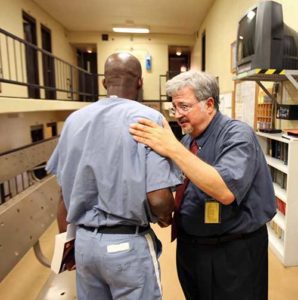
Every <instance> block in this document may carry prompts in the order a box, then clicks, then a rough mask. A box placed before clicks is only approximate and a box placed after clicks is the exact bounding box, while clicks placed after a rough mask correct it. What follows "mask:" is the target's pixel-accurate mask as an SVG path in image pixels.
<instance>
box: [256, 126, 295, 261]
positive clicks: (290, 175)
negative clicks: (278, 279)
mask: <svg viewBox="0 0 298 300" xmlns="http://www.w3.org/2000/svg"><path fill="white" fill-rule="evenodd" d="M257 136H258V139H259V142H260V145H261V147H262V150H263V152H264V154H265V156H266V160H267V163H268V165H269V167H270V170H271V175H272V180H273V185H274V191H275V196H276V201H277V206H278V211H277V214H276V216H275V217H274V218H273V219H272V221H271V222H270V223H269V224H268V226H267V227H268V232H269V245H270V247H271V249H272V250H273V252H274V253H275V254H276V255H277V256H278V257H279V259H280V260H281V262H282V263H283V264H284V265H285V266H297V265H298V140H292V139H291V140H289V139H286V138H283V137H282V135H281V134H280V133H275V134H270V133H262V132H257Z"/></svg>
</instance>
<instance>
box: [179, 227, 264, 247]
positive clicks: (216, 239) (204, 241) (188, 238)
mask: <svg viewBox="0 0 298 300" xmlns="http://www.w3.org/2000/svg"><path fill="white" fill-rule="evenodd" d="M266 230H267V229H266V225H263V226H262V227H261V228H259V229H258V230H256V231H254V232H250V233H234V234H227V235H221V236H212V237H199V236H194V235H190V234H187V233H185V232H183V231H182V232H181V230H180V231H179V232H178V240H180V241H182V242H185V243H189V244H198V245H217V244H221V243H225V242H230V241H234V240H238V239H245V238H249V237H252V236H254V235H257V234H260V233H261V232H263V231H266Z"/></svg>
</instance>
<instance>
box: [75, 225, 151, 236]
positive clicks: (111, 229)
mask: <svg viewBox="0 0 298 300" xmlns="http://www.w3.org/2000/svg"><path fill="white" fill-rule="evenodd" d="M79 227H81V228H84V229H85V230H88V231H95V230H96V231H97V232H98V233H109V234H134V233H142V232H145V231H147V230H149V229H150V226H146V227H143V226H133V225H115V226H99V227H90V226H85V225H79Z"/></svg>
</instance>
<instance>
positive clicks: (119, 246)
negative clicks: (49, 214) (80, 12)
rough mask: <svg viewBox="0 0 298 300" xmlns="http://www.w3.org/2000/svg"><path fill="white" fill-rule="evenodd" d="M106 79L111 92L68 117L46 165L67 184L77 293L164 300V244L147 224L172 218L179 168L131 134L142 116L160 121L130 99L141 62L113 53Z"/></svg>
mask: <svg viewBox="0 0 298 300" xmlns="http://www.w3.org/2000/svg"><path fill="white" fill-rule="evenodd" d="M103 84H104V86H105V87H106V88H107V94H108V96H109V97H108V98H105V99H103V100H100V101H97V102H96V103H93V104H91V105H89V106H87V107H85V108H83V109H80V110H79V111H76V112H74V113H73V114H71V115H70V116H69V117H68V118H67V120H66V122H65V124H64V127H63V131H62V134H61V137H60V139H59V143H58V145H57V147H56V149H55V151H54V153H53V154H52V157H51V158H50V160H49V162H48V164H47V170H48V171H49V172H51V173H53V174H56V176H57V180H58V183H59V184H60V185H61V188H62V194H63V199H64V202H61V203H60V206H59V207H60V211H59V214H60V217H59V218H58V221H59V219H60V221H59V222H60V227H63V225H61V223H63V220H62V217H61V216H63V214H66V211H67V222H69V223H74V224H76V225H77V232H76V241H75V260H76V273H77V294H78V299H79V300H85V299H89V300H95V299H100V300H107V299H128V300H136V299H142V300H157V299H161V284H160V274H159V263H158V260H157V257H158V254H159V253H157V252H158V251H159V250H160V249H159V250H158V248H160V244H159V241H158V240H157V238H156V236H155V234H154V232H153V231H152V230H151V229H150V226H149V223H150V222H158V223H159V225H160V226H161V227H165V226H168V225H169V224H170V223H171V218H172V217H171V214H172V210H173V207H174V200H173V196H172V193H171V190H170V188H171V187H173V186H175V185H177V184H180V183H181V176H180V175H181V174H180V172H179V171H178V170H177V169H176V168H175V166H174V165H173V164H172V163H171V161H170V160H168V159H166V158H164V157H162V156H160V155H158V154H156V153H155V152H154V151H152V150H151V149H150V148H149V147H147V146H144V145H143V144H139V143H137V142H135V141H134V140H133V138H132V137H131V135H130V134H129V131H128V129H129V125H130V124H131V123H134V122H137V120H138V119H139V118H140V117H142V118H148V119H150V120H153V121H155V122H157V123H158V124H161V123H162V115H161V114H160V113H159V112H157V111H155V110H153V109H151V108H149V107H146V106H144V105H142V104H140V103H137V102H136V101H132V100H130V99H136V98H137V93H138V90H139V89H140V88H141V86H142V79H141V65H140V63H139V61H138V60H137V59H136V58H135V57H134V56H132V55H130V54H128V53H116V54H113V55H111V56H110V57H109V58H108V59H107V61H106V63H105V79H104V82H103ZM64 221H65V220H64ZM158 246H159V247H158Z"/></svg>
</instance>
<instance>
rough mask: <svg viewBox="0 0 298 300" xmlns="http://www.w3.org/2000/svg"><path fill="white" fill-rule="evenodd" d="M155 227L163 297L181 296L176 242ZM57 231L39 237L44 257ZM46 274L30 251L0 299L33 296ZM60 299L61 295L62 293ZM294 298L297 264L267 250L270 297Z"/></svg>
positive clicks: (31, 298) (25, 299)
mask: <svg viewBox="0 0 298 300" xmlns="http://www.w3.org/2000/svg"><path fill="white" fill-rule="evenodd" d="M155 230H156V232H157V234H158V236H159V238H160V239H161V240H162V242H163V255H162V256H161V259H160V263H161V277H162V286H163V294H164V297H163V299H164V300H182V299H184V297H183V294H182V291H181V289H180V285H179V282H178V279H177V275H176V267H175V244H174V243H170V229H169V228H166V229H160V228H159V227H155ZM56 231H57V226H56V224H53V225H52V226H51V227H50V228H49V229H48V230H47V232H46V233H45V234H44V235H43V237H42V239H41V247H42V249H43V250H44V254H45V255H46V256H47V257H51V255H52V251H53V240H54V239H53V236H54V234H55V233H56ZM297 251H298V249H297ZM49 275H50V270H49V269H47V268H45V267H43V266H42V265H41V264H40V263H39V262H37V260H36V258H35V257H34V253H33V251H29V252H28V253H27V254H26V255H25V257H24V258H23V259H22V261H21V262H20V263H19V264H18V265H17V266H16V267H15V268H14V269H13V270H12V272H11V273H10V274H9V275H8V276H7V277H6V278H5V279H4V280H3V281H2V282H1V284H0V299H1V300H35V299H36V297H37V295H38V294H39V292H40V290H41V288H42V286H43V285H44V284H45V282H46V280H47V278H48V277H49ZM61 299H64V298H63V297H61ZM297 299H298V267H292V268H284V267H283V266H282V265H281V263H280V262H279V261H278V260H277V258H276V257H275V256H274V255H273V254H272V253H271V252H269V300H297ZM51 300H52V299H51ZM53 300H56V299H53ZM94 300H96V299H94ZM99 300H104V299H99Z"/></svg>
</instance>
